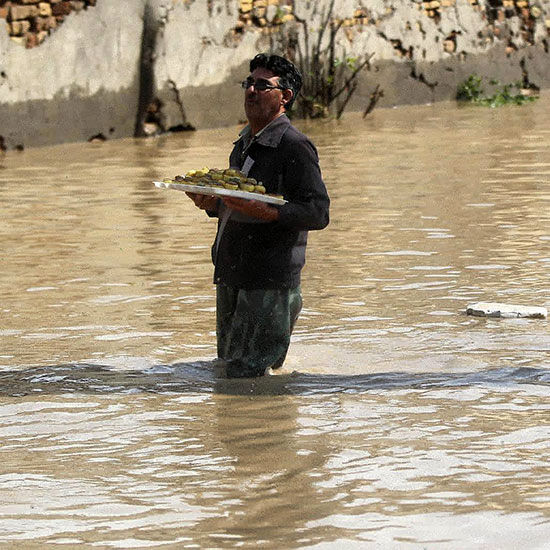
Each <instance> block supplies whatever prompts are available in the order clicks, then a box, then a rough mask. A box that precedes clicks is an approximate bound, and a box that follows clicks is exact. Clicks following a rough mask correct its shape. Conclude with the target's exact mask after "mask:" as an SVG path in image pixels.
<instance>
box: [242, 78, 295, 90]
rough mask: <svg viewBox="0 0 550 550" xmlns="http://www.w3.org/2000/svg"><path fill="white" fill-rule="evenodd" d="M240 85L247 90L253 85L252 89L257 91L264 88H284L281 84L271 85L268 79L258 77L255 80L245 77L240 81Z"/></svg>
mask: <svg viewBox="0 0 550 550" xmlns="http://www.w3.org/2000/svg"><path fill="white" fill-rule="evenodd" d="M241 86H242V87H243V88H244V89H245V90H248V88H250V87H251V86H254V89H255V90H256V91H257V92H265V91H266V90H284V89H285V88H283V87H282V86H279V85H273V84H271V82H269V80H265V79H264V78H258V79H257V80H254V79H253V78H247V79H246V80H243V81H242V82H241Z"/></svg>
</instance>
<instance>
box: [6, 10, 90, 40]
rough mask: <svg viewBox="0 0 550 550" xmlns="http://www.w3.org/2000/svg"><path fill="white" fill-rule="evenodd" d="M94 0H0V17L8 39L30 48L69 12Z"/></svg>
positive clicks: (52, 30)
mask: <svg viewBox="0 0 550 550" xmlns="http://www.w3.org/2000/svg"><path fill="white" fill-rule="evenodd" d="M96 1H97V0H0V19H5V20H6V21H7V30H8V34H9V35H10V37H11V39H12V40H13V41H14V42H16V43H18V44H21V45H22V46H25V47H26V48H34V47H36V46H38V45H39V44H41V43H42V42H43V41H44V40H45V39H46V37H48V36H49V35H50V33H52V32H54V31H55V30H56V29H57V27H58V26H59V25H61V24H62V23H63V22H64V21H65V18H66V17H67V16H68V15H70V14H71V13H72V12H79V11H81V10H85V9H87V8H88V7H90V6H95V5H96Z"/></svg>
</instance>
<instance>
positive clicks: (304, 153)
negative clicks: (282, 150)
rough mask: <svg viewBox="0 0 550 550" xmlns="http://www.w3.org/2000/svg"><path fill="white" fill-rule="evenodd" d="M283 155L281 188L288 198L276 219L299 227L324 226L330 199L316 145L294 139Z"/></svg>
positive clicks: (286, 224) (296, 228)
mask: <svg viewBox="0 0 550 550" xmlns="http://www.w3.org/2000/svg"><path fill="white" fill-rule="evenodd" d="M285 157H286V158H285V160H286V162H285V163H284V168H283V174H282V177H283V181H282V191H283V193H284V196H285V199H287V200H288V202H287V203H286V204H284V205H283V206H281V208H280V209H279V220H278V223H280V224H282V225H284V226H286V227H289V228H292V229H295V230H298V231H310V230H315V229H323V228H325V227H326V226H327V225H328V223H329V206H330V199H329V196H328V193H327V189H326V187H325V184H324V182H323V178H322V175H321V168H320V166H319V157H318V155H317V150H316V149H315V146H314V145H313V143H311V141H309V140H308V139H301V140H293V142H292V143H291V144H289V146H287V153H286V155H285Z"/></svg>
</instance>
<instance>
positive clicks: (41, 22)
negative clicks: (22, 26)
mask: <svg viewBox="0 0 550 550" xmlns="http://www.w3.org/2000/svg"><path fill="white" fill-rule="evenodd" d="M52 19H53V20H54V21H55V17H52ZM56 26H57V21H56ZM32 28H33V31H35V32H40V31H47V30H48V29H49V28H50V17H35V18H34V19H33V25H32Z"/></svg>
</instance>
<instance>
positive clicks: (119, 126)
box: [0, 0, 550, 148]
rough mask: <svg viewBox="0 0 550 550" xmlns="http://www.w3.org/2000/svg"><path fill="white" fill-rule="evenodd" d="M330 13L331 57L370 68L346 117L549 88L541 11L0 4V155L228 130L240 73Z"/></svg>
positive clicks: (7, 0) (145, 0)
mask: <svg viewBox="0 0 550 550" xmlns="http://www.w3.org/2000/svg"><path fill="white" fill-rule="evenodd" d="M330 5H333V7H334V12H333V16H334V18H335V19H336V20H338V21H339V22H341V23H342V27H341V30H340V32H339V35H338V44H337V47H338V48H339V55H341V56H342V57H346V56H347V57H357V58H361V57H362V56H364V55H372V57H371V60H370V62H369V65H368V67H367V69H366V70H364V71H363V72H362V73H361V79H360V85H359V87H358V89H357V91H356V93H355V95H354V96H353V99H352V101H351V103H350V104H349V106H348V108H350V109H363V108H364V107H365V105H366V104H367V102H368V100H369V98H370V95H371V94H372V92H373V90H374V89H375V88H376V87H378V88H379V89H382V90H383V91H384V95H383V97H382V99H381V100H380V102H379V105H380V106H392V105H397V104H402V103H420V102H431V101H438V100H445V99H451V98H453V97H454V95H455V93H456V87H457V85H458V84H459V83H460V82H462V81H463V80H465V79H466V78H467V77H468V76H469V75H470V74H472V73H477V74H480V75H486V76H489V77H491V78H495V79H499V80H501V81H503V82H512V81H518V80H521V81H522V82H524V83H525V85H526V86H529V87H532V88H542V87H550V53H549V40H550V35H549V32H550V0H431V1H424V0H334V3H332V0H315V1H314V0H128V1H127V2H124V3H121V2H119V1H116V0H44V1H37V0H0V23H2V21H5V23H4V24H3V25H2V24H0V137H1V138H3V139H0V146H1V143H4V144H5V146H7V147H8V148H12V147H16V146H18V145H40V144H45V143H55V142H60V141H77V140H85V139H90V138H93V137H98V138H100V139H104V138H105V139H106V138H110V137H120V136H129V135H132V134H136V135H150V134H155V133H160V132H164V131H168V130H181V129H190V128H197V127H206V126H210V127H212V126H218V125H227V124H234V123H238V122H240V121H242V120H243V118H244V112H243V109H242V90H241V89H240V88H239V82H240V80H242V78H243V77H244V76H245V75H246V73H247V70H248V60H249V59H250V58H251V57H252V56H253V55H255V54H256V53H257V52H258V51H267V50H274V51H279V52H280V51H283V50H285V49H288V44H289V41H288V37H289V36H290V35H291V34H292V33H293V32H296V31H297V30H298V31H299V25H300V23H299V22H300V21H307V22H308V23H309V25H308V29H309V33H310V36H309V38H310V41H314V40H316V37H317V36H318V34H319V31H320V24H321V22H322V21H323V12H325V11H326V10H327V9H328V7H329V6H330ZM301 40H303V37H302V38H301Z"/></svg>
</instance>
